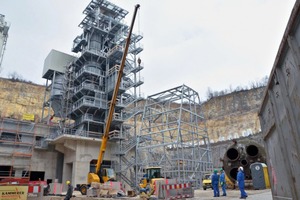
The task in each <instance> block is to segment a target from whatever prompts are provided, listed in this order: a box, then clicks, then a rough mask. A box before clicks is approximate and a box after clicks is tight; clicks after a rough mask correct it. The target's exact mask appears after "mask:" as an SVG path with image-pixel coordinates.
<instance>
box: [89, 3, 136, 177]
mask: <svg viewBox="0 0 300 200" xmlns="http://www.w3.org/2000/svg"><path fill="white" fill-rule="evenodd" d="M139 7H140V5H139V4H137V5H136V6H135V9H134V13H133V17H132V21H131V26H130V29H129V32H128V36H127V39H126V44H125V50H124V52H123V56H122V61H121V66H120V70H119V72H118V78H117V82H116V85H115V88H114V92H113V96H112V99H111V103H110V106H109V111H108V116H107V120H106V124H105V129H104V134H103V137H102V143H101V146H100V152H99V155H98V160H97V164H96V171H95V173H96V174H98V173H99V170H100V168H101V165H102V161H103V157H104V153H105V151H106V144H107V141H108V135H109V128H110V124H111V121H112V117H113V114H114V110H115V104H116V100H117V96H118V91H119V87H120V83H121V79H122V75H123V69H124V65H125V60H126V56H127V52H128V48H129V44H130V38H131V34H132V29H133V25H134V21H135V18H136V14H137V10H138V8H139Z"/></svg>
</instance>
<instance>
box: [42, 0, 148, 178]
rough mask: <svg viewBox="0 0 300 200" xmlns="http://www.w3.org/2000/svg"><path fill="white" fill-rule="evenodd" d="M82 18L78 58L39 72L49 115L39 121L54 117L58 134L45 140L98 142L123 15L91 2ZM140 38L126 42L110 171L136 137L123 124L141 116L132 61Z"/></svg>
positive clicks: (137, 66)
mask: <svg viewBox="0 0 300 200" xmlns="http://www.w3.org/2000/svg"><path fill="white" fill-rule="evenodd" d="M83 13H84V14H85V15H86V16H85V17H84V19H83V20H82V21H81V23H80V24H79V27H81V28H82V29H83V33H82V34H81V35H79V36H77V37H76V38H75V39H74V40H73V48H72V51H73V52H74V53H77V55H79V56H78V57H76V58H72V57H70V56H66V55H63V56H64V58H66V60H65V63H63V64H62V63H60V64H62V65H61V66H63V67H64V68H63V69H62V68H60V69H57V68H55V67H54V68H52V69H46V70H45V69H44V72H45V73H44V75H43V78H45V79H47V85H46V88H47V89H48V92H49V96H48V95H45V103H44V109H46V108H48V111H49V110H50V112H48V116H47V117H45V119H49V118H52V117H53V116H55V117H57V118H59V126H60V130H59V132H56V133H53V134H55V135H53V134H52V135H50V139H55V138H57V137H59V136H61V135H64V134H71V135H76V136H80V137H93V138H98V139H101V138H102V136H103V132H104V128H105V123H106V117H107V115H108V108H109V103H110V101H111V99H112V95H113V91H114V87H115V84H116V81H117V76H118V71H119V68H120V62H121V60H122V56H123V52H124V46H125V43H126V38H127V34H128V31H129V27H128V26H127V25H126V24H125V23H124V22H123V20H124V18H125V16H126V15H127V14H128V11H126V10H124V9H122V8H120V7H118V6H116V5H115V4H113V3H110V2H109V1H106V0H92V1H91V2H90V3H89V4H88V5H87V7H86V8H85V9H84V11H83ZM142 38H143V37H142V35H140V34H132V36H131V40H130V45H129V49H128V54H127V57H126V62H125V66H124V70H123V76H122V80H121V84H120V87H119V90H118V91H119V92H118V97H117V103H116V105H115V112H114V115H113V120H112V122H111V126H110V131H109V135H110V136H109V140H110V141H111V142H115V143H116V144H117V146H118V147H119V148H118V150H117V152H113V156H114V157H115V159H114V160H113V162H112V163H111V165H112V166H110V167H113V168H115V167H116V168H118V169H122V168H123V167H122V166H121V165H122V164H123V165H124V162H122V158H121V157H123V156H124V154H120V153H119V152H124V149H123V148H125V146H127V142H128V141H127V139H128V138H135V137H136V135H134V134H136V132H137V131H136V130H134V131H132V128H133V129H135V127H132V126H131V125H129V124H130V123H126V122H128V121H129V120H130V121H132V120H133V121H136V116H137V115H138V114H141V113H142V112H141V111H140V110H139V109H137V106H136V105H137V103H138V102H139V101H140V100H142V99H143V97H142V94H141V93H140V92H139V91H140V90H139V87H140V86H141V85H142V84H143V77H141V74H140V72H141V70H142V69H143V68H144V67H143V63H142V62H141V60H140V59H139V58H138V57H137V56H138V54H139V53H141V52H142V51H143V47H142V45H140V43H139V42H140V41H141V40H142ZM58 57H59V56H58ZM49 63H51V62H49ZM52 67H53V66H52ZM44 68H45V67H44ZM47 97H48V99H47ZM49 108H50V109H49ZM125 108H127V109H126V111H125ZM128 108H129V109H128ZM44 109H43V110H44ZM51 112H53V113H51ZM43 118H44V117H43ZM134 123H136V122H134ZM132 133H133V135H131V134H132ZM116 171H117V175H118V176H119V177H121V178H122V177H125V176H122V173H124V172H123V171H122V170H116Z"/></svg>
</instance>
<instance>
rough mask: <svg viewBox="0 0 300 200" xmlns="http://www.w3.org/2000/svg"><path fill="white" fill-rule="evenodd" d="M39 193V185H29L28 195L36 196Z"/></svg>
mask: <svg viewBox="0 0 300 200" xmlns="http://www.w3.org/2000/svg"><path fill="white" fill-rule="evenodd" d="M40 192H41V186H40V185H29V186H28V193H33V194H37V193H40Z"/></svg>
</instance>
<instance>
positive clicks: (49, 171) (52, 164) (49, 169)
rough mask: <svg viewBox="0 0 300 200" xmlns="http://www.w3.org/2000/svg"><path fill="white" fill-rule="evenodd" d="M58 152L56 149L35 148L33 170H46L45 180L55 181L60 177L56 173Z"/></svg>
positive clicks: (32, 161) (32, 162) (32, 160)
mask: <svg viewBox="0 0 300 200" xmlns="http://www.w3.org/2000/svg"><path fill="white" fill-rule="evenodd" d="M57 154H58V152H56V151H45V150H34V152H33V155H32V159H31V170H32V171H41V172H45V180H47V179H52V181H53V182H54V180H55V179H57V178H58V177H57V175H56V166H57V157H58V156H57Z"/></svg>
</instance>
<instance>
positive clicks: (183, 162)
mask: <svg viewBox="0 0 300 200" xmlns="http://www.w3.org/2000/svg"><path fill="white" fill-rule="evenodd" d="M136 150H137V166H138V171H137V172H142V171H143V169H145V168H146V167H150V166H160V167H162V174H163V175H164V176H165V177H171V178H177V180H178V182H179V183H187V182H191V183H193V185H194V187H200V186H201V177H202V175H203V173H205V172H207V171H209V170H211V169H212V157H211V150H210V143H209V138H208V135H207V132H206V127H205V120H204V117H203V116H202V115H201V110H200V98H199V96H198V93H197V92H195V91H194V90H192V89H191V88H189V87H187V86H185V85H182V86H179V87H176V88H173V89H170V90H167V91H164V92H161V93H158V94H155V95H152V96H149V97H148V98H147V101H146V105H145V108H144V113H143V120H142V126H141V131H140V134H139V136H138V142H137V149H136ZM137 177H138V175H137Z"/></svg>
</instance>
